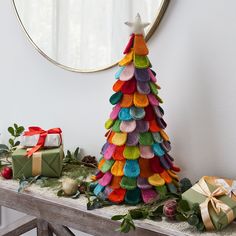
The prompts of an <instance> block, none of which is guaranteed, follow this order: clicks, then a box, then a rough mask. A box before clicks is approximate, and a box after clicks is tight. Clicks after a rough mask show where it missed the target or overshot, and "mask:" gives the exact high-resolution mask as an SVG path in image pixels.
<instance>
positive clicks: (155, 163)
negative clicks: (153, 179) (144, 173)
mask: <svg viewBox="0 0 236 236" xmlns="http://www.w3.org/2000/svg"><path fill="white" fill-rule="evenodd" d="M150 164H151V169H152V171H153V172H154V173H162V172H163V171H164V169H163V167H162V166H161V163H160V159H159V157H153V158H152V159H150Z"/></svg>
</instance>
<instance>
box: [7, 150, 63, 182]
mask: <svg viewBox="0 0 236 236" xmlns="http://www.w3.org/2000/svg"><path fill="white" fill-rule="evenodd" d="M26 154H27V149H16V150H15V151H14V152H13V154H12V167H13V177H14V178H15V179H16V178H22V177H23V176H25V177H31V176H37V175H41V176H45V177H60V175H61V171H62V161H63V158H64V152H63V148H62V146H60V147H58V148H51V149H40V150H39V151H37V152H35V153H33V155H32V156H30V157H28V156H26Z"/></svg>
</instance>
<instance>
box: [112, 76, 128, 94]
mask: <svg viewBox="0 0 236 236" xmlns="http://www.w3.org/2000/svg"><path fill="white" fill-rule="evenodd" d="M124 83H125V81H121V80H119V79H118V80H117V81H116V82H115V83H114V85H113V87H112V89H113V91H114V92H119V91H120V90H121V88H122V86H123V85H124Z"/></svg>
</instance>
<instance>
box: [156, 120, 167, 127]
mask: <svg viewBox="0 0 236 236" xmlns="http://www.w3.org/2000/svg"><path fill="white" fill-rule="evenodd" d="M157 123H158V125H159V127H160V128H162V129H165V128H166V126H167V124H166V122H165V121H164V120H163V119H162V118H159V117H157Z"/></svg>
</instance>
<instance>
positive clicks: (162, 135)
mask: <svg viewBox="0 0 236 236" xmlns="http://www.w3.org/2000/svg"><path fill="white" fill-rule="evenodd" d="M160 134H161V137H162V138H163V139H164V140H165V141H170V139H169V136H168V135H167V133H166V132H165V131H164V130H160Z"/></svg>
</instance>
